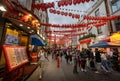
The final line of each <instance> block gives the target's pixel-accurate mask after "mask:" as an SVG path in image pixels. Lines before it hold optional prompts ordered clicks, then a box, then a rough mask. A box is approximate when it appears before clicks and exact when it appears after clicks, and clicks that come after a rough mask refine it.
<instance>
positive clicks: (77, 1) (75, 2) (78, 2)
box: [73, 0, 94, 5]
mask: <svg viewBox="0 0 120 81" xmlns="http://www.w3.org/2000/svg"><path fill="white" fill-rule="evenodd" d="M90 1H94V0H73V4H74V5H76V4H80V3H85V2H90Z"/></svg>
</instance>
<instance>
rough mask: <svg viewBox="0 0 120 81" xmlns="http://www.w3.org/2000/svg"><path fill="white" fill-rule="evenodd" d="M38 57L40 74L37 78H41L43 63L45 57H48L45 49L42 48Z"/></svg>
mask: <svg viewBox="0 0 120 81" xmlns="http://www.w3.org/2000/svg"><path fill="white" fill-rule="evenodd" d="M39 53H40V54H39V55H40V59H39V61H38V65H39V66H40V76H39V79H42V76H43V75H42V74H43V69H44V63H45V59H47V60H48V61H49V59H48V56H47V52H46V51H45V49H42V50H41V51H40V52H39Z"/></svg>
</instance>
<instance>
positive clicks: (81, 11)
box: [56, 7, 87, 13]
mask: <svg viewBox="0 0 120 81" xmlns="http://www.w3.org/2000/svg"><path fill="white" fill-rule="evenodd" d="M56 9H57V10H64V11H67V12H68V11H70V12H72V11H74V12H84V13H87V11H81V10H76V9H65V8H59V7H58V8H56Z"/></svg>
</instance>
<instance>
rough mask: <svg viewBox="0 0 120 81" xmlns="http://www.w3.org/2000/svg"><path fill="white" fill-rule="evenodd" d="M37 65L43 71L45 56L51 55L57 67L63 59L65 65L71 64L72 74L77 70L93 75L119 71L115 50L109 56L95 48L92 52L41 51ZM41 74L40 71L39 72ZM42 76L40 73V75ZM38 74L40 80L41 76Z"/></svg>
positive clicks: (88, 50) (85, 50)
mask: <svg viewBox="0 0 120 81" xmlns="http://www.w3.org/2000/svg"><path fill="white" fill-rule="evenodd" d="M39 53H40V54H39V55H40V58H39V61H38V62H39V63H38V64H39V65H40V68H42V69H43V64H44V60H45V59H47V60H48V61H49V59H48V57H47V54H51V56H52V59H55V60H56V61H57V67H58V68H59V67H60V63H62V61H63V58H65V60H66V64H72V65H74V67H73V73H78V68H80V70H81V71H82V72H87V70H89V69H91V70H93V71H95V73H99V72H101V71H105V72H111V71H113V70H116V71H119V62H118V57H119V52H118V51H117V50H116V49H113V50H112V53H111V54H108V53H107V52H104V51H100V50H98V48H95V50H94V51H93V50H92V49H85V48H82V50H81V51H80V50H77V49H76V48H74V49H71V48H69V49H66V50H63V49H57V50H55V49H52V50H49V51H48V50H45V49H44V50H42V51H41V52H39ZM41 72H42V71H41ZM41 74H42V73H41ZM41 74H40V78H41V77H42V75H41Z"/></svg>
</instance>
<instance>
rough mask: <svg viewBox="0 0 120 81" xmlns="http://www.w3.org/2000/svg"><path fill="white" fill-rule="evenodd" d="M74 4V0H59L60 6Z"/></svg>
mask: <svg viewBox="0 0 120 81" xmlns="http://www.w3.org/2000/svg"><path fill="white" fill-rule="evenodd" d="M68 5H72V0H64V1H58V7H61V6H68Z"/></svg>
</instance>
